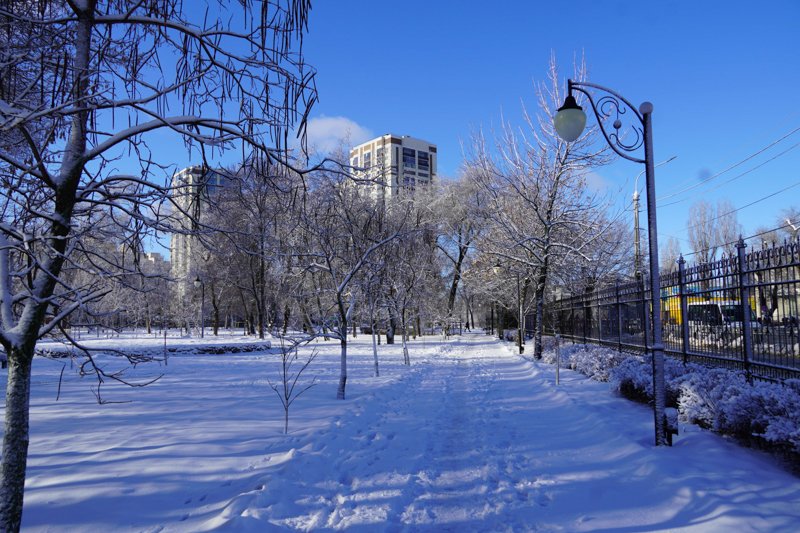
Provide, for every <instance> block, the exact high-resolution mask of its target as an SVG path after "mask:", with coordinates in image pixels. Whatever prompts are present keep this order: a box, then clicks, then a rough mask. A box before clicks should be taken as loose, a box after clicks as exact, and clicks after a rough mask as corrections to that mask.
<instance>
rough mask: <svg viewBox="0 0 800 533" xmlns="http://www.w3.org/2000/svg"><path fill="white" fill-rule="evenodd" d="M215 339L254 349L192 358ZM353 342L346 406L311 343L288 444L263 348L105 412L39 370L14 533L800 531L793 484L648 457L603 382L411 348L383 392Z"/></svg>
mask: <svg viewBox="0 0 800 533" xmlns="http://www.w3.org/2000/svg"><path fill="white" fill-rule="evenodd" d="M157 341H160V342H161V344H158V342H157ZM157 341H148V342H149V343H150V344H151V346H152V349H153V350H154V351H155V353H156V354H160V353H161V352H160V350H162V349H163V338H161V339H157ZM95 342H96V343H99V344H101V343H102V342H103V340H102V339H100V340H97V341H95ZM105 342H107V343H109V345H111V346H113V347H116V348H121V347H123V346H134V347H137V348H138V349H142V348H144V347H146V346H147V345H148V342H145V341H144V340H142V339H125V338H118V339H109V340H107V341H105ZM168 342H169V344H170V346H172V345H173V344H179V343H181V342H184V340H182V339H178V338H174V339H173V338H170V339H168ZM212 342H219V343H225V342H227V343H229V344H233V343H240V342H246V343H250V344H252V343H254V340H253V339H252V338H249V339H248V338H240V337H236V336H225V337H224V338H223V339H221V340H217V341H215V339H209V338H208V335H207V336H206V339H204V340H202V341H201V340H199V339H194V340H192V341H190V343H191V344H195V345H198V344H209V343H212ZM350 342H351V344H350V345H349V346H348V356H349V365H348V369H349V377H348V389H347V393H348V394H347V399H346V400H344V401H337V400H335V399H334V398H335V395H336V386H337V384H338V370H339V360H338V357H339V344H338V342H337V341H329V342H324V341H319V342H317V343H316V344H314V346H313V347H314V348H315V349H317V350H318V352H319V355H318V356H317V359H316V360H315V361H314V362H313V364H312V366H311V367H310V368H309V370H308V371H307V372H308V374H307V375H306V374H304V375H303V376H302V377H301V382H302V381H305V380H307V381H310V380H311V379H312V378H313V377H315V376H316V378H317V380H318V381H319V384H318V385H317V386H315V387H313V388H312V389H310V390H309V391H308V392H306V393H305V394H304V395H303V396H301V397H300V398H299V399H298V400H297V402H296V403H295V404H294V405H293V407H292V410H291V411H290V421H289V435H283V434H282V430H283V412H282V408H281V405H280V403H279V401H278V399H277V398H276V397H275V395H274V392H273V391H272V390H271V389H270V388H269V385H268V380H272V381H275V380H276V379H277V378H278V365H279V357H278V356H277V355H276V354H275V353H274V351H273V352H272V353H270V352H269V351H261V352H252V353H239V354H232V355H196V354H191V353H183V352H179V353H176V354H175V355H171V356H170V358H169V361H168V364H167V365H163V364H150V365H138V366H137V368H136V369H135V371H134V373H135V374H136V375H138V377H140V378H142V379H145V378H147V377H149V376H156V375H159V374H162V373H163V374H164V377H163V378H162V379H161V380H159V381H157V382H156V383H154V384H153V385H150V386H149V387H146V388H144V389H130V388H125V387H123V386H118V385H104V389H105V392H104V397H105V399H107V400H115V401H123V402H127V403H111V404H105V405H97V403H96V402H95V398H94V395H93V394H92V392H91V390H90V389H91V387H93V386H94V385H95V383H94V382H93V381H92V380H91V378H79V377H78V376H77V374H76V372H75V369H72V370H70V364H69V360H68V359H64V360H49V359H44V358H37V359H36V361H35V363H34V366H35V368H34V379H33V385H32V391H33V392H32V400H31V444H30V458H29V465H28V480H27V484H26V494H25V509H24V515H23V530H25V531H31V532H42V531H70V532H82V531H87V532H88V531H92V532H95V531H112V530H113V531H146V532H155V531H177V532H189V531H192V532H194V531H210V530H218V531H254V532H255V531H259V532H260V531H270V530H281V529H286V530H300V531H310V530H318V529H333V530H340V529H347V530H356V531H598V530H599V531H603V530H606V531H620V530H622V531H643V530H647V531H661V530H678V531H704V532H705V531H737V532H742V531H745V532H746V531H787V532H789V531H792V532H793V531H798V530H800V506H798V505H797V503H798V502H800V479H798V478H796V477H794V476H792V475H791V474H789V473H787V472H786V471H785V470H784V469H782V468H781V467H780V466H779V465H778V464H776V463H775V462H774V460H772V459H771V458H769V457H768V456H766V455H763V454H761V453H759V452H756V451H753V450H747V449H743V448H740V447H738V446H737V445H735V444H734V443H732V442H729V441H727V440H725V439H723V438H721V437H719V436H717V435H715V434H713V433H711V432H708V431H705V430H702V429H699V428H697V427H696V426H689V425H682V426H681V434H680V435H679V436H677V437H676V440H675V446H674V447H672V448H655V447H654V446H653V444H652V442H653V440H654V438H653V420H652V416H653V415H652V410H651V409H649V408H647V407H646V406H643V405H640V404H636V403H633V402H630V401H627V400H624V399H622V398H620V397H618V396H616V395H615V394H613V393H612V392H611V391H610V389H609V385H608V384H607V383H600V382H596V381H591V380H589V379H587V378H585V377H584V376H582V375H581V374H579V373H577V372H573V371H569V370H565V369H563V368H562V369H561V374H560V385H558V386H556V385H555V367H554V366H551V365H546V364H539V363H534V362H531V361H528V360H526V359H523V358H521V357H520V356H518V355H515V354H514V353H513V350H514V349H515V346H512V345H508V344H501V343H500V342H499V341H497V340H495V339H493V338H490V337H488V336H485V335H482V334H467V335H464V336H462V337H455V338H451V339H450V340H447V341H445V340H443V339H442V338H441V337H436V338H433V337H425V338H422V339H417V340H416V341H410V344H409V346H410V351H411V360H412V366H411V367H405V366H403V365H402V346H400V345H399V344H398V345H394V346H387V345H381V346H380V347H379V350H380V358H381V369H380V370H381V377H380V378H375V377H373V374H372V373H373V361H372V346H371V339H370V338H369V336H366V335H361V336H359V337H358V338H357V339H352V338H351V339H350ZM275 344H276V343H275V342H273V346H274V345H275ZM301 356H302V350H301ZM64 364H66V365H67V369H66V370H65V372H64V382H63V383H62V386H61V393H60V399H59V400H58V401H56V400H55V398H56V393H57V388H58V380H59V374H60V372H61V369H62V367H63V365H64Z"/></svg>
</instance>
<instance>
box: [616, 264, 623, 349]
mask: <svg viewBox="0 0 800 533" xmlns="http://www.w3.org/2000/svg"><path fill="white" fill-rule="evenodd" d="M614 293H615V295H616V297H617V351H618V352H619V353H622V309H621V308H620V304H619V278H617V279H616V280H615V281H614Z"/></svg>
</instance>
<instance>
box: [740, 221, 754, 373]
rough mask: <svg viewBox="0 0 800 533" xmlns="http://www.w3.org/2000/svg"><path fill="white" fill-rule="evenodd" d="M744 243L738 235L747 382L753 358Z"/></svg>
mask: <svg viewBox="0 0 800 533" xmlns="http://www.w3.org/2000/svg"><path fill="white" fill-rule="evenodd" d="M745 246H746V245H745V243H744V239H742V238H741V236H740V237H739V242H737V243H736V251H737V252H738V259H739V295H740V299H741V306H742V321H743V322H744V323H743V324H742V329H743V331H744V351H743V353H742V356H743V357H744V361H743V362H744V372H745V376H746V378H747V381H748V382H751V381H752V379H753V376H752V375H751V373H750V361H751V360H752V359H753V324H752V320H753V318H752V317H751V316H750V277H749V272H748V271H747V270H746V269H747V265H746V264H745V253H744V249H745Z"/></svg>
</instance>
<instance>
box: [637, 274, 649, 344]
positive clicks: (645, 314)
mask: <svg viewBox="0 0 800 533" xmlns="http://www.w3.org/2000/svg"><path fill="white" fill-rule="evenodd" d="M639 294H640V295H641V296H642V327H643V328H644V331H643V335H642V337H643V339H644V352H645V353H647V352H648V351H649V350H648V341H649V336H650V307H649V306H648V305H647V292H646V289H645V283H644V276H642V275H641V274H639Z"/></svg>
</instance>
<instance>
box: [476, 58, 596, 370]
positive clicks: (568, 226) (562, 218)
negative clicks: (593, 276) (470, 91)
mask: <svg viewBox="0 0 800 533" xmlns="http://www.w3.org/2000/svg"><path fill="white" fill-rule="evenodd" d="M584 76H585V69H584V68H580V69H579V71H578V72H576V76H575V78H576V79H582V78H583V77H584ZM537 89H538V90H537V96H538V103H539V109H540V110H541V112H540V113H539V114H538V115H536V116H531V115H529V114H528V113H527V112H525V113H524V118H525V130H524V131H521V132H519V133H518V132H517V131H516V130H515V129H514V128H512V127H511V126H509V125H506V126H505V128H504V130H503V135H502V137H501V138H500V139H499V140H498V141H497V146H496V150H495V151H496V155H495V152H493V151H492V150H491V149H490V148H489V147H488V145H487V143H486V141H485V139H483V138H482V136H478V138H477V139H476V142H475V147H474V149H473V151H474V154H473V155H472V157H471V160H470V162H469V164H470V165H471V167H472V174H473V176H474V177H475V179H476V180H477V182H478V184H479V186H480V187H482V189H483V194H484V196H485V199H486V200H485V204H484V206H483V210H482V213H483V214H484V216H485V217H486V218H487V222H488V224H490V225H491V226H492V229H491V230H490V231H487V235H486V238H485V239H483V241H482V244H483V249H484V252H485V253H489V254H491V255H493V256H494V257H496V260H497V261H502V262H505V263H515V264H516V266H511V265H506V270H509V271H516V272H522V276H523V277H524V278H529V279H530V280H531V282H532V284H533V290H534V299H533V300H534V306H535V307H534V309H535V321H536V324H535V333H534V356H535V357H536V358H539V357H541V353H542V333H543V316H544V298H545V294H546V293H547V285H548V280H549V276H550V274H551V269H553V268H555V267H556V266H557V265H558V264H559V263H560V262H561V261H563V260H564V259H565V258H566V257H568V256H574V257H584V258H586V259H588V256H587V255H586V253H585V249H586V247H587V245H588V244H589V243H591V242H593V241H594V240H596V238H597V237H598V236H599V235H602V234H603V233H604V232H605V231H606V229H607V224H604V223H603V221H602V219H601V218H598V217H599V215H601V214H602V209H601V206H602V203H601V202H599V201H598V199H597V198H596V197H595V195H593V194H592V193H591V192H590V190H589V189H588V188H587V186H586V180H585V176H586V174H587V172H588V171H589V169H590V168H591V167H592V166H595V165H598V164H601V163H602V162H603V161H604V157H603V153H602V152H597V151H592V149H591V146H590V140H591V132H590V133H588V134H587V135H585V136H584V137H583V138H582V139H580V140H578V141H577V142H575V143H565V142H564V141H563V140H561V138H560V137H559V136H558V135H557V133H556V132H555V130H554V128H553V124H552V120H551V118H550V112H551V110H552V109H554V108H555V107H558V105H560V102H561V101H562V100H563V98H562V97H561V90H562V89H561V86H560V84H559V81H558V72H557V68H556V64H555V60H551V63H550V69H549V71H548V81H547V83H543V84H540V85H539V86H538V87H537ZM515 314H516V313H515Z"/></svg>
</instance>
